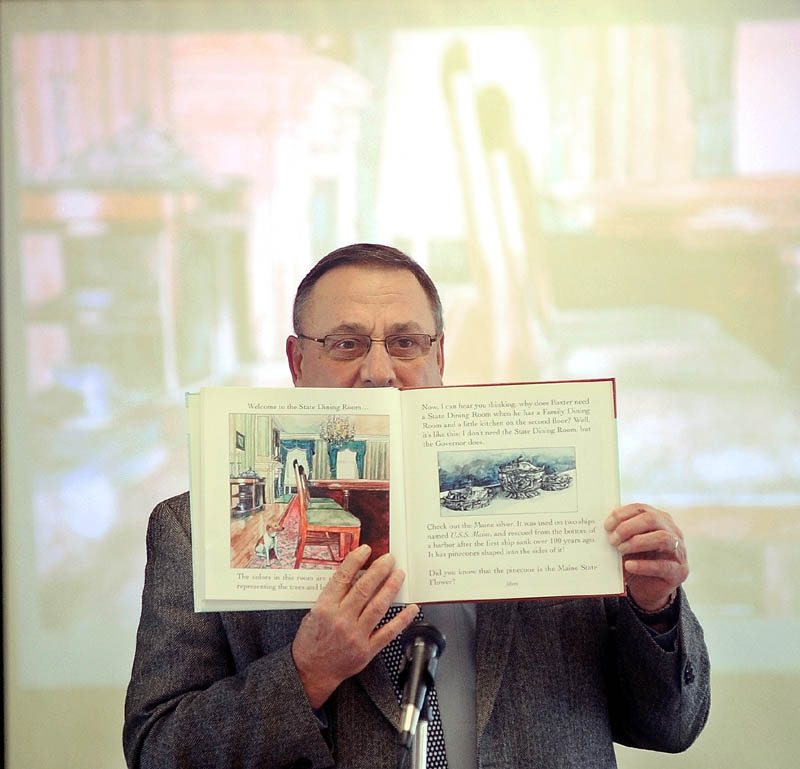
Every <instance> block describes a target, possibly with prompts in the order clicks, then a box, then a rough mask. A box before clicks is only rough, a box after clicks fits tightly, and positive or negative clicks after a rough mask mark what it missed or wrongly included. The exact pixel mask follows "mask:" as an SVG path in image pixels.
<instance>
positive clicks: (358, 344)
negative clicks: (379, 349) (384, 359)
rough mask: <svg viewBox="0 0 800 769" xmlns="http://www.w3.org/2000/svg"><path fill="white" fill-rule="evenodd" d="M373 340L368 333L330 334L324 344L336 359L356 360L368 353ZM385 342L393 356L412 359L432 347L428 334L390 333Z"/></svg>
mask: <svg viewBox="0 0 800 769" xmlns="http://www.w3.org/2000/svg"><path fill="white" fill-rule="evenodd" d="M371 344H372V340H371V339H370V337H369V336H367V335H366V334H329V335H328V336H326V337H325V339H324V341H323V345H324V348H325V352H326V353H327V354H328V355H330V356H331V358H334V359H335V360H355V359H356V358H361V357H363V356H364V355H366V354H367V352H368V350H369V348H370V345H371ZM384 344H385V345H386V351H387V352H388V353H389V355H391V356H392V357H393V358H400V359H403V360H410V359H413V358H419V357H421V356H422V355H425V354H426V353H427V352H428V350H430V348H431V338H430V337H429V336H428V335H427V334H390V335H389V336H387V337H386V339H385V342H384Z"/></svg>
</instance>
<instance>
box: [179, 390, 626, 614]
mask: <svg viewBox="0 0 800 769" xmlns="http://www.w3.org/2000/svg"><path fill="white" fill-rule="evenodd" d="M187 407H188V415H189V446H190V465H191V511H192V542H193V568H194V590H195V608H196V610H198V611H220V610H243V609H280V608H293V607H299V606H309V605H310V604H312V603H313V602H314V600H315V599H316V597H317V596H318V595H319V592H320V591H321V590H322V588H323V587H324V585H325V583H326V582H327V581H328V579H329V578H330V576H331V569H335V568H336V565H337V564H338V563H339V562H340V561H341V559H342V558H343V557H344V556H346V554H347V553H348V552H350V551H351V550H352V549H354V548H355V547H357V546H358V545H359V544H361V543H365V542H366V543H367V544H369V545H370V546H371V547H372V556H371V557H372V558H376V557H378V556H380V555H381V554H382V553H385V552H387V551H389V550H391V552H392V553H393V554H394V556H395V557H396V559H397V565H398V567H400V568H402V569H403V570H404V571H405V572H406V574H407V578H406V582H405V584H404V586H403V589H402V592H401V593H400V595H399V596H398V599H397V600H398V601H400V602H417V603H429V602H439V601H474V600H497V599H518V598H534V597H545V596H549V597H553V596H585V595H615V594H621V593H622V592H623V590H624V586H623V576H622V564H621V560H620V557H619V555H618V554H617V552H616V550H615V549H614V548H612V547H611V546H610V545H609V544H608V542H607V539H606V535H605V531H604V529H603V520H604V519H605V518H606V516H607V515H608V514H609V513H610V512H611V510H612V509H613V508H614V507H616V506H617V505H618V504H619V472H618V455H617V431H616V406H615V390H614V381H613V380H611V379H602V380H587V381H570V382H540V383H530V384H511V385H479V386H468V387H439V388H422V389H410V390H395V389H374V390H371V389H327V388H309V389H254V388H235V387H219V388H206V389H202V390H201V391H200V392H199V393H192V394H189V395H188V396H187Z"/></svg>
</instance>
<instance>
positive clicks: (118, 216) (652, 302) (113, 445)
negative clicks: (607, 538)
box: [0, 0, 800, 769]
mask: <svg viewBox="0 0 800 769" xmlns="http://www.w3.org/2000/svg"><path fill="white" fill-rule="evenodd" d="M697 6H700V7H699V8H698V7H697ZM0 9H1V10H2V78H3V79H2V121H3V122H2V164H3V165H2V177H3V178H2V196H3V201H2V202H3V206H2V248H3V251H2V270H3V275H2V277H3V281H2V283H3V287H2V290H3V299H2V303H3V311H2V318H3V320H2V323H3V325H2V330H3V443H2V451H3V577H4V579H3V584H4V662H5V724H6V726H5V728H6V766H8V767H10V769H29V768H30V767H36V768H37V769H49V767H59V769H65V768H67V767H74V768H75V769H119V768H120V767H123V766H124V761H123V758H122V751H121V744H120V732H121V724H122V702H123V698H124V692H125V686H126V684H127V680H128V676H129V674H130V666H131V660H132V655H133V648H134V642H135V632H136V626H137V622H138V616H139V609H140V596H141V588H142V579H143V567H144V558H145V553H144V535H145V528H146V524H147V518H148V515H149V512H150V510H151V509H152V508H153V506H154V504H155V503H156V502H158V501H159V500H160V499H163V498H165V497H167V496H169V495H172V494H176V493H180V492H181V491H183V490H185V489H186V488H187V484H188V479H187V456H186V437H185V422H184V408H183V402H184V393H185V392H187V391H191V390H196V389H197V388H199V387H201V386H203V385H207V384H248V385H269V386H289V385H290V384H291V381H290V379H289V375H288V370H287V367H286V364H285V360H284V352H283V349H284V340H285V338H286V335H287V334H288V333H289V332H290V330H291V328H290V326H291V324H290V303H291V299H292V296H293V291H294V288H295V287H296V285H297V283H298V281H299V280H300V278H301V277H302V276H303V275H304V274H305V272H306V271H307V270H308V268H309V267H310V265H311V264H313V263H314V261H316V260H317V259H318V258H319V257H320V256H322V255H323V254H325V253H326V252H327V251H329V250H331V249H333V248H335V247H337V246H340V245H344V244H346V243H351V242H358V241H371V242H385V243H389V244H392V245H395V246H397V247H399V248H402V249H404V250H406V251H407V252H408V253H410V254H412V255H413V256H414V257H415V258H417V259H418V260H419V261H420V262H421V263H422V264H423V265H424V266H425V267H426V268H427V269H428V271H429V272H430V274H431V276H432V277H433V278H434V280H435V281H436V283H437V284H438V286H439V288H440V290H441V293H442V298H443V301H444V305H445V311H446V315H445V333H446V339H447V358H446V370H445V381H446V382H447V383H449V384H462V383H477V382H508V381H523V380H537V379H553V378H559V379H560V378H580V377H601V376H614V377H616V378H617V382H618V390H617V392H618V405H619V446H620V460H621V488H622V497H623V501H624V502H633V501H639V500H641V501H646V502H650V503H651V504H654V505H657V506H659V507H662V508H664V509H666V510H669V511H670V512H671V513H672V514H673V516H674V517H675V518H676V519H677V520H678V522H679V524H680V526H681V527H682V528H683V530H684V532H685V535H686V541H687V547H688V553H689V560H690V565H691V568H692V573H691V576H690V578H689V582H688V584H687V591H688V595H689V598H690V601H691V603H692V605H693V607H694V609H695V611H696V613H697V614H698V616H699V618H700V619H701V621H702V623H703V626H704V628H705V631H706V635H707V640H708V643H709V647H710V652H711V659H712V667H713V686H712V688H713V704H712V713H711V718H710V722H709V724H708V727H707V729H706V731H705V732H704V734H703V735H702V736H701V738H700V740H699V741H698V742H697V744H696V745H695V746H694V747H692V748H691V749H690V750H689V751H688V753H686V754H684V755H683V756H680V757H673V756H664V755H658V754H652V753H644V752H640V751H635V750H631V749H625V748H619V749H618V760H619V764H620V766H621V767H623V768H627V769H630V768H632V767H666V766H672V765H673V764H677V763H680V765H681V766H685V767H697V768H698V769H699V768H700V767H702V768H703V769H705V768H706V767H708V766H719V765H727V766H730V767H751V766H758V767H761V766H769V767H787V768H788V767H790V766H794V765H795V763H794V762H795V761H796V758H797V756H798V755H800V737H798V733H799V731H800V730H798V729H797V724H796V713H797V712H798V708H800V696H799V695H798V691H800V640H798V639H800V515H799V513H800V394H799V391H798V387H799V386H800V345H799V344H798V339H799V338H800V141H798V138H797V137H798V125H799V124H800V8H798V7H797V3H788V2H785V3H779V2H769V1H768V0H767V1H766V2H758V3H757V2H748V3H730V2H723V0H716V2H707V3H702V4H698V3H688V2H671V3H654V4H651V3H646V2H620V3H614V4H603V3H593V2H589V0H585V1H580V0H579V1H577V2H572V3H567V2H564V3H557V2H550V1H549V0H541V1H540V2H536V1H531V2H515V1H514V0H505V2H492V3H488V2H487V3H479V2H457V1H453V2H444V1H440V2H430V1H429V2H424V3H423V2H411V3H399V2H398V3H392V2H373V3H364V2H332V1H330V2H324V1H319V2H311V1H308V2H288V1H287V2H280V1H278V0H276V1H275V2H268V1H266V0H265V1H262V2H257V1H254V2H227V3H192V2H44V3H36V2H3V3H2V5H1V6H0Z"/></svg>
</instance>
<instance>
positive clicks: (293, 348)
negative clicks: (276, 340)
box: [286, 336, 303, 387]
mask: <svg viewBox="0 0 800 769" xmlns="http://www.w3.org/2000/svg"><path fill="white" fill-rule="evenodd" d="M286 360H287V361H288V363H289V371H290V372H291V374H292V382H293V383H294V385H295V387H297V386H298V385H297V383H298V381H299V380H300V379H301V378H302V375H303V374H302V370H303V348H302V347H301V346H300V340H299V339H298V338H297V337H296V336H288V337H287V338H286Z"/></svg>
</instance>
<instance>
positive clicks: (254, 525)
mask: <svg viewBox="0 0 800 769" xmlns="http://www.w3.org/2000/svg"><path fill="white" fill-rule="evenodd" d="M187 403H188V404H189V419H190V423H189V426H190V448H191V458H190V464H191V467H192V498H191V502H192V531H193V542H194V568H195V574H194V577H195V608H196V610H198V611H210V610H214V611H219V610H224V609H236V610H242V609H270V608H281V609H283V608H295V607H302V606H310V605H311V604H312V603H313V602H314V601H315V600H316V598H317V596H318V595H319V593H320V591H321V590H322V588H323V587H324V586H325V584H327V582H328V580H329V579H330V576H331V574H332V573H333V570H334V569H335V568H336V566H337V565H338V563H339V562H341V559H342V558H343V557H344V556H346V554H347V553H348V552H350V551H351V550H352V549H354V548H355V547H357V546H358V545H359V544H361V543H364V542H366V543H367V544H369V545H370V546H371V547H372V548H373V554H372V557H373V558H375V557H378V556H379V555H380V554H381V553H382V552H386V551H388V549H389V543H390V542H391V547H392V550H393V551H396V554H397V556H398V565H399V566H400V567H401V568H406V565H405V562H404V555H405V552H406V550H407V548H406V545H405V539H404V533H403V527H402V521H403V519H404V515H403V500H402V486H400V488H399V489H398V490H397V492H396V493H390V491H389V480H390V478H402V475H403V455H402V450H401V444H400V438H399V436H400V430H401V420H400V404H399V392H398V391H397V390H389V389H385V390H359V389H330V388H304V389H277V388H272V389H266V388H263V389H259V388H236V387H219V388H205V389H203V390H201V391H200V393H199V394H197V395H190V396H189V398H188V399H187ZM301 487H302V488H305V496H303V494H302V493H301V491H300V489H301ZM301 501H302V509H301ZM397 521H399V522H400V525H399V527H398V526H397V525H396V522H397ZM390 527H391V528H390Z"/></svg>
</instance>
